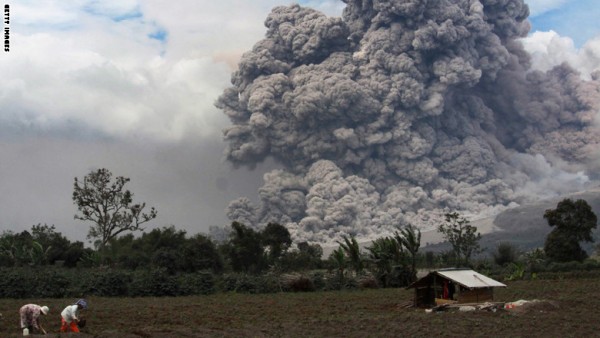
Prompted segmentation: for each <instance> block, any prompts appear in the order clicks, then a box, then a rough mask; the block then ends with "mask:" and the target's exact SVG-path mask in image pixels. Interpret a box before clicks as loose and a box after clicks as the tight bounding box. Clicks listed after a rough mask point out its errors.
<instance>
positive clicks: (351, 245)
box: [338, 236, 364, 274]
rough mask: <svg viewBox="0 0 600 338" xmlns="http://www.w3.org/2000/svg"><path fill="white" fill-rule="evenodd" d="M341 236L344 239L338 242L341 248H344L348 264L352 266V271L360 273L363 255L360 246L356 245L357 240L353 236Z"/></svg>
mask: <svg viewBox="0 0 600 338" xmlns="http://www.w3.org/2000/svg"><path fill="white" fill-rule="evenodd" d="M342 238H343V239H344V241H343V242H340V241H338V244H339V245H340V247H341V248H342V250H344V252H345V253H346V256H348V259H349V260H350V264H351V265H352V267H353V268H354V272H356V274H360V273H361V272H362V270H363V267H364V264H363V257H362V254H361V252H360V246H359V245H358V242H357V241H356V238H355V237H354V236H351V237H347V236H342Z"/></svg>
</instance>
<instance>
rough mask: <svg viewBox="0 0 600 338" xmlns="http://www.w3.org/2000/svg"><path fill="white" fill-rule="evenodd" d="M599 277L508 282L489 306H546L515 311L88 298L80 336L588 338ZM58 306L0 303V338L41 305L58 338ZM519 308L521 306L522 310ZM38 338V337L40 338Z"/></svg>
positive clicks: (343, 298) (402, 300)
mask: <svg viewBox="0 0 600 338" xmlns="http://www.w3.org/2000/svg"><path fill="white" fill-rule="evenodd" d="M599 282H600V279H597V278H590V279H561V280H536V281H516V282H510V283H509V284H508V288H505V289H497V290H496V292H495V300H496V301H507V302H508V301H515V300H519V299H527V300H533V299H540V300H542V299H543V300H548V301H551V302H552V304H554V305H556V306H557V307H556V306H554V305H551V304H550V303H544V304H545V305H543V306H536V307H531V308H528V309H527V310H519V311H510V312H509V311H499V312H496V313H492V312H483V311H481V312H469V313H462V312H441V313H425V311H424V310H423V309H414V308H404V307H403V305H404V304H406V303H408V302H410V301H411V300H412V296H413V293H412V290H405V289H378V290H363V291H342V292H315V293H279V294H263V295H243V294H216V295H210V296H194V297H177V298H98V297H91V298H89V299H88V301H89V304H90V308H89V310H86V311H84V315H85V317H86V318H87V326H86V327H85V328H84V329H82V334H81V335H79V336H80V337H165V338H169V337H389V336H403V337H432V336H435V337H461V336H464V337H504V336H506V337H589V336H594V335H598V330H597V325H596V324H595V323H597V318H598V317H599V315H600V286H599V285H600V283H599ZM69 301H70V300H66V299H27V300H14V299H0V312H1V313H2V314H3V316H4V317H3V319H2V322H1V323H0V337H19V336H20V335H21V332H20V330H19V329H18V327H17V325H18V309H19V307H20V306H21V305H23V304H27V303H37V304H41V305H48V306H49V307H50V309H51V311H50V314H49V315H48V316H47V317H44V318H43V325H44V327H45V328H46V330H47V331H48V332H50V333H49V335H48V336H49V337H60V336H61V335H59V334H58V331H59V327H60V311H61V310H62V309H63V308H64V307H65V306H66V305H68V303H69ZM523 309H525V308H523ZM48 336H46V337H48ZM62 336H68V335H62Z"/></svg>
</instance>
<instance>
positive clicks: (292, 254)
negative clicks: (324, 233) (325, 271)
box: [279, 242, 323, 271]
mask: <svg viewBox="0 0 600 338" xmlns="http://www.w3.org/2000/svg"><path fill="white" fill-rule="evenodd" d="M321 256H323V248H322V247H321V246H320V245H319V244H309V243H308V242H300V243H298V245H297V248H294V249H291V250H288V251H286V252H285V253H284V254H283V255H282V257H281V259H280V261H279V262H280V266H281V268H282V271H303V270H311V269H319V268H321V267H322V266H323V261H322V259H321Z"/></svg>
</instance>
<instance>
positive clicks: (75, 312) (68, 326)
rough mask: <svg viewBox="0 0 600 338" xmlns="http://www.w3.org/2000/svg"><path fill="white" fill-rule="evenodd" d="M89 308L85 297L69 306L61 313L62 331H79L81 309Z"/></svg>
mask: <svg viewBox="0 0 600 338" xmlns="http://www.w3.org/2000/svg"><path fill="white" fill-rule="evenodd" d="M82 309H87V302H86V301H85V299H80V300H78V301H77V302H76V303H75V304H73V305H69V306H67V307H66V308H65V309H64V310H63V311H62V312H61V313H60V317H61V319H60V332H69V330H70V331H71V332H79V327H78V326H77V324H78V323H79V310H82Z"/></svg>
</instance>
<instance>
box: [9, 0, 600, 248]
mask: <svg viewBox="0 0 600 338" xmlns="http://www.w3.org/2000/svg"><path fill="white" fill-rule="evenodd" d="M5 3H7V4H9V5H10V24H9V25H8V27H9V28H10V51H9V52H2V54H1V55H0V74H1V76H2V80H1V81H0V231H1V230H8V229H12V230H15V231H21V230H24V229H30V228H31V226H32V225H34V224H38V223H42V224H43V223H46V224H49V225H50V224H54V225H56V227H57V229H58V230H59V231H61V232H62V233H63V234H65V235H66V236H67V237H69V238H70V239H72V240H83V239H84V238H85V235H86V233H87V230H88V228H89V224H87V223H82V222H81V221H76V220H74V219H73V215H74V214H75V212H76V207H75V206H74V205H73V203H72V201H71V193H72V186H73V178H74V177H83V176H85V175H86V174H87V173H88V172H90V171H91V170H93V169H97V168H108V169H109V170H111V171H112V172H113V173H114V174H115V175H122V176H126V177H129V178H131V182H130V184H129V185H128V187H129V188H130V189H131V190H132V192H134V194H135V196H134V200H136V201H145V202H147V204H148V205H150V206H155V207H156V208H157V210H158V213H159V214H158V215H159V216H158V218H157V219H156V220H155V221H153V222H152V223H151V225H150V226H149V227H151V228H153V227H162V226H167V225H171V224H172V225H175V226H176V227H177V228H183V229H187V230H188V232H189V233H191V234H193V233H197V232H206V231H207V229H208V227H209V226H210V225H224V224H226V223H227V221H226V217H225V213H224V209H225V207H226V206H227V204H228V202H229V201H230V200H232V199H234V198H237V197H239V196H248V197H250V198H254V197H255V195H256V190H257V188H258V187H259V186H261V185H262V174H263V172H264V168H261V167H258V168H256V169H255V170H254V171H248V170H247V169H243V168H240V169H233V168H231V167H230V166H229V165H228V164H226V163H223V161H222V157H221V153H222V150H223V148H224V143H223V142H222V140H221V130H222V129H223V128H224V127H225V126H227V125H228V121H227V119H226V118H225V116H224V115H223V114H222V113H221V112H220V111H219V110H217V109H216V108H215V107H214V102H215V100H216V98H217V97H218V96H219V94H220V93H221V92H222V90H223V89H224V88H225V87H227V86H228V83H229V79H230V74H231V72H232V71H233V70H234V69H235V67H236V64H237V60H238V59H239V57H240V55H241V53H243V52H245V51H247V50H249V49H250V48H251V47H252V45H253V44H254V43H255V42H257V41H258V40H259V39H261V38H262V36H263V35H264V32H265V28H264V25H263V22H264V20H265V18H266V16H267V14H268V13H269V12H270V9H271V8H272V7H274V6H277V5H287V4H290V2H287V1H281V0H254V1H239V0H221V1H206V0H200V1H198V0H179V1H177V2H173V1H164V0H162V1H159V0H147V1H145V0H115V1H97V0H88V1H86V0H72V1H67V0H55V1H52V0H48V1H46V0H32V1H27V0H8V1H5ZM300 3H301V4H303V5H306V6H311V7H313V8H317V9H319V10H321V11H323V12H325V13H327V14H329V15H339V14H340V13H341V11H342V9H343V6H344V3H343V2H342V1H334V0H311V1H300ZM527 3H528V4H529V5H530V9H531V14H532V15H531V17H530V21H531V23H532V30H531V35H530V37H529V38H528V39H526V41H525V45H526V48H527V49H528V50H529V51H531V52H532V53H533V55H534V61H535V67H536V68H539V69H547V68H549V67H551V66H553V65H555V64H558V63H560V62H563V61H569V62H571V63H572V64H573V65H574V67H576V68H577V69H579V70H580V71H581V72H582V76H584V77H585V76H589V74H590V73H591V72H592V71H593V70H595V69H596V67H597V65H599V64H600V63H599V62H598V60H600V21H599V20H597V14H598V13H600V2H598V1H597V0H537V1H536V0H529V1H527ZM6 26H7V25H6V24H4V27H6ZM266 166H269V165H266Z"/></svg>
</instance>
